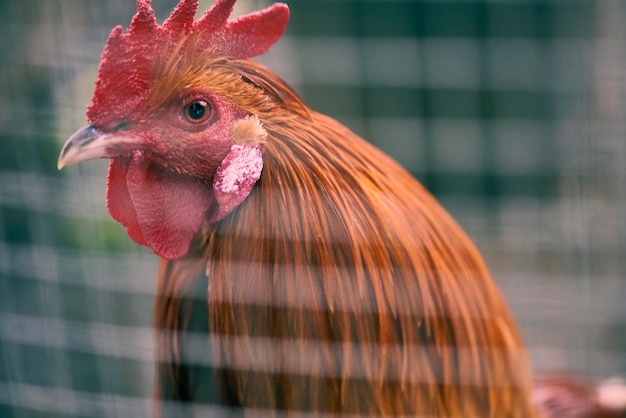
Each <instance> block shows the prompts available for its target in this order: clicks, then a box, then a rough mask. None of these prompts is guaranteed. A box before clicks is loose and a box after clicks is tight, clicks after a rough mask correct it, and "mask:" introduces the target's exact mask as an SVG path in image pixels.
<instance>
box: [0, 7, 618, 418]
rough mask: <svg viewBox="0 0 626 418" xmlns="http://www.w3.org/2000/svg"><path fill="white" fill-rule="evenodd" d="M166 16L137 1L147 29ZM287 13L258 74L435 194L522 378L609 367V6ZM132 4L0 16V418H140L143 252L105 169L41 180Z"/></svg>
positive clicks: (614, 177)
mask: <svg viewBox="0 0 626 418" xmlns="http://www.w3.org/2000/svg"><path fill="white" fill-rule="evenodd" d="M176 3H177V1H176V0H167V1H166V0H153V6H154V8H155V10H156V11H157V16H158V17H159V19H161V20H162V19H163V18H165V17H166V16H167V14H168V13H169V11H170V10H172V9H173V7H174V6H175V5H176ZM210 3H211V2H210V1H201V9H202V8H203V9H206V8H208V7H209V6H210ZM288 3H289V5H290V8H291V12H292V18H291V22H290V24H289V27H288V33H287V35H286V36H285V37H284V38H283V39H282V40H281V41H280V42H279V43H278V44H277V45H276V46H275V47H274V48H273V49H272V50H271V51H270V53H268V54H267V55H266V56H264V57H261V58H260V61H262V62H264V63H265V64H267V65H268V66H269V67H270V68H272V69H273V70H275V72H276V73H278V74H279V75H280V76H282V77H283V78H285V79H286V80H287V81H288V82H290V83H291V84H292V85H293V86H294V87H295V88H296V90H297V91H298V92H299V93H300V94H301V95H302V96H303V98H304V99H305V101H306V102H307V103H308V104H309V105H310V106H311V107H313V108H314V109H316V110H318V111H321V112H322V113H326V114H330V115H331V116H333V117H335V118H337V119H339V120H340V121H342V122H344V123H345V124H346V125H348V126H349V127H350V128H351V129H353V130H354V131H356V132H357V133H359V134H361V135H362V136H363V137H365V138H366V139H368V140H369V141H371V142H372V143H374V144H375V145H377V146H378V147H380V148H382V149H383V150H385V151H386V152H387V153H389V154H390V155H391V156H393V157H394V158H396V159H397V160H398V161H400V162H401V163H402V164H403V165H404V166H405V167H407V168H408V169H409V170H410V171H411V172H412V173H413V174H414V175H415V176H416V177H417V178H418V179H420V181H421V182H422V183H424V184H425V185H426V186H427V188H429V189H430V190H431V191H432V192H433V193H434V194H435V195H436V196H437V197H438V198H439V199H440V200H441V202H442V203H443V204H444V206H445V207H446V208H447V209H448V210H449V211H450V212H451V213H452V214H453V215H454V216H455V218H456V219H457V220H458V221H459V222H460V224H461V225H462V226H463V227H464V228H465V229H466V230H467V231H468V233H469V234H470V236H471V237H472V238H473V239H474V240H475V242H476V243H477V245H478V247H479V248H480V250H481V251H482V253H483V255H484V256H485V258H486V260H487V262H488V264H489V266H490V268H491V270H492V272H493V275H494V277H495V279H496V281H497V282H498V284H499V285H500V286H501V288H502V289H503V291H504V293H505V295H506V297H507V299H508V301H509V303H510V305H511V307H512V309H513V312H514V314H515V316H516V318H517V320H518V322H519V324H520V326H521V328H522V331H523V333H524V336H525V340H526V342H527V345H528V347H529V350H530V354H531V357H532V360H533V363H534V365H535V367H536V368H537V369H554V368H562V369H568V370H572V371H577V372H581V373H585V374H590V375H597V376H605V377H606V376H611V375H624V374H626V302H625V301H626V279H625V278H624V277H625V276H626V251H625V250H626V222H625V221H624V219H625V217H626V197H625V196H626V142H625V141H626V139H625V135H626V126H625V122H624V120H625V115H626V108H625V104H626V102H625V98H626V77H625V75H626V72H625V68H626V48H625V47H624V45H626V42H625V41H626V36H625V34H626V32H625V31H626V4H625V3H623V2H622V1H620V0H598V1H591V0H483V1H479V0H422V1H409V0H404V1H403V0H397V1H387V0H361V1H357V0H293V1H288ZM265 5H267V2H261V1H246V0H239V2H238V4H237V8H236V13H239V14H241V13H244V12H247V11H251V10H256V9H259V8H261V7H263V6H265ZM134 10H135V4H134V1H132V0H109V1H107V2H102V1H96V0H46V1H42V0H39V1H38V0H22V1H19V2H17V1H9V0H1V1H0V44H1V47H0V416H1V417H50V416H59V417H66V416H89V417H115V416H123V417H132V416H138V417H139V416H146V415H148V414H149V411H150V399H149V398H150V394H151V385H152V375H153V361H154V358H153V357H154V347H153V344H154V342H153V338H152V330H151V329H150V321H151V314H152V309H153V308H152V303H153V302H152V301H153V296H154V292H155V279H154V278H155V276H156V267H157V257H156V256H154V255H152V254H151V252H150V251H149V250H147V249H143V248H138V247H137V246H135V245H134V244H132V243H131V242H130V240H129V239H128V238H127V237H126V234H125V233H124V230H123V228H122V227H121V226H119V225H118V224H116V223H115V222H114V221H112V220H110V219H109V217H108V214H107V213H106V209H105V207H104V189H105V179H106V176H105V171H106V169H105V163H104V162H93V163H89V164H85V165H82V166H78V167H72V169H70V170H64V171H63V172H61V173H59V172H57V170H56V157H57V155H58V151H59V149H60V146H61V144H62V142H63V140H64V139H65V138H66V137H67V136H68V134H70V133H72V132H73V131H74V130H75V129H76V128H78V127H80V126H82V125H84V124H85V118H84V107H85V105H86V104H88V103H89V101H90V97H91V94H92V92H93V80H94V79H95V76H96V70H97V65H98V61H99V55H100V52H101V50H102V47H103V45H104V42H105V40H106V37H107V35H108V33H109V31H110V29H111V28H112V27H113V26H115V25H117V24H122V25H125V26H126V25H128V23H129V22H130V18H131V16H132V14H133V13H134ZM204 412H207V413H214V412H216V411H214V410H211V411H204Z"/></svg>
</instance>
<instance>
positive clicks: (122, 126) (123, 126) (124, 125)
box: [113, 122, 130, 132]
mask: <svg viewBox="0 0 626 418" xmlns="http://www.w3.org/2000/svg"><path fill="white" fill-rule="evenodd" d="M129 125H130V124H129V123H128V122H122V123H120V124H118V125H117V126H116V127H115V128H113V132H119V131H123V130H125V129H128V126H129Z"/></svg>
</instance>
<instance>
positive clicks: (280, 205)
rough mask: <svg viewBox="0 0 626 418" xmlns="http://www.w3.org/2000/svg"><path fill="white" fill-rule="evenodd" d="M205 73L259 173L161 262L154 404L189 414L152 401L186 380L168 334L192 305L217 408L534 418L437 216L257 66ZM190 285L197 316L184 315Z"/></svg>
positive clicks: (493, 320)
mask: <svg viewBox="0 0 626 418" xmlns="http://www.w3.org/2000/svg"><path fill="white" fill-rule="evenodd" d="M183 56H184V55H183ZM194 62H195V61H194ZM203 65H205V67H203V68H204V70H203V72H204V76H205V77H204V78H203V81H202V83H203V87H206V86H210V88H211V91H213V92H214V93H215V94H220V95H221V96H223V97H224V98H225V99H227V100H230V101H232V102H233V103H234V104H235V105H237V106H239V107H240V108H242V109H243V110H245V111H246V112H248V113H250V114H253V115H256V116H257V117H258V118H259V120H260V122H261V123H262V126H263V128H264V129H265V130H266V131H267V139H266V140H265V145H264V169H263V173H262V176H261V179H260V180H259V182H258V183H257V185H256V187H255V188H254V190H253V191H252V193H251V194H250V196H249V197H248V199H247V200H246V201H244V202H243V204H241V206H240V207H239V208H238V209H237V210H235V211H234V212H233V213H232V214H231V215H229V216H228V217H227V218H225V219H224V220H222V221H220V222H218V223H217V224H215V225H213V226H212V227H210V228H207V229H206V230H205V231H203V233H202V234H201V235H199V236H198V237H197V239H196V241H195V244H194V246H193V250H192V252H191V253H190V255H188V256H187V257H186V258H185V259H182V260H177V261H171V262H163V266H162V268H161V274H160V279H159V283H160V285H159V289H160V290H159V292H160V296H159V298H158V301H157V306H156V310H155V324H156V327H157V328H158V329H159V330H161V331H163V332H165V333H164V334H161V335H162V338H160V339H159V350H160V353H159V357H160V359H162V360H163V363H162V364H161V367H160V368H159V373H158V379H159V384H158V385H157V386H158V389H159V393H158V394H157V395H158V396H161V397H164V398H170V399H174V400H191V399H190V395H189V394H182V393H175V392H176V391H175V390H174V391H169V392H168V393H165V392H167V391H168V390H167V388H166V389H164V387H167V386H168V383H167V382H168V381H169V382H171V383H170V384H171V385H172V386H173V387H176V385H177V384H180V382H179V381H177V379H183V378H184V377H182V376H181V374H180V370H181V367H184V366H181V365H180V363H179V360H180V358H179V356H180V354H179V350H180V347H181V346H182V345H184V342H183V341H182V340H181V339H176V338H175V337H172V336H171V334H170V333H173V334H175V335H176V334H177V333H182V332H184V331H183V330H185V318H186V317H188V315H189V312H191V311H190V309H191V308H190V307H189V306H191V305H188V304H189V303H192V304H198V303H200V304H201V309H200V311H201V312H202V311H203V310H206V314H207V315H208V321H209V322H208V330H209V332H210V338H209V340H210V344H211V345H214V346H211V351H210V353H211V356H212V358H211V364H212V365H213V366H214V367H215V369H216V370H217V371H216V372H215V373H216V374H215V376H217V377H216V378H217V379H218V380H219V386H220V389H219V390H220V394H221V396H222V402H223V403H225V404H226V405H227V406H232V407H238V406H240V405H246V407H247V408H252V409H253V410H257V411H265V412H268V415H267V416H299V415H298V414H299V413H308V414H311V415H306V416H318V415H320V416H321V415H322V414H331V415H332V414H335V413H342V414H348V415H350V414H355V415H356V416H360V415H362V416H381V417H391V416H428V417H435V416H436V417H476V418H478V417H480V418H484V417H494V418H506V417H520V418H529V417H533V416H535V411H534V410H533V407H532V406H531V401H530V395H529V391H530V373H529V366H528V362H527V358H526V353H525V351H524V349H523V344H522V342H521V338H520V336H519V332H518V330H517V327H516V325H515V323H514V321H513V320H512V318H511V315H510V313H509V311H508V308H507V306H506V304H505V302H504V300H503V298H502V296H501V294H500V292H499V291H498V290H497V288H496V287H495V285H494V284H493V282H492V280H491V278H490V275H489V273H488V271H487V269H486V267H485V265H484V263H483V261H482V259H481V257H480V255H479V253H478V252H477V250H476V249H475V247H474V245H473V244H472V243H471V241H470V240H469V238H468V237H467V236H466V235H465V233H464V232H463V231H462V230H461V228H460V227H459V226H458V225H457V224H456V223H455V222H454V220H453V219H452V218H451V217H450V216H449V215H448V214H447V213H446V212H445V210H444V209H443V208H442V207H441V206H440V205H439V204H438V203H437V201H436V200H435V199H434V198H433V197H432V196H431V195H430V194H429V193H428V192H427V191H426V190H425V189H424V188H423V187H422V186H421V185H420V184H419V183H418V182H417V181H416V180H415V179H414V178H413V177H412V176H411V175H410V174H409V173H408V172H406V171H405V170H404V169H403V168H402V167H400V166H399V165H398V164H397V163H396V162H394V161H392V160H391V159H390V158H389V157H387V156H386V155H384V154H383V153H382V152H380V151H379V150H377V149H376V148H375V147H373V146H372V145H370V144H368V143H366V142H365V141H364V140H362V139H361V138H359V137H358V136H356V135H355V134H354V133H352V132H351V131H349V130H348V129H347V128H345V127H343V126H342V125H340V124H339V123H338V122H336V121H334V120H332V119H330V118H328V117H325V116H323V115H320V114H317V113H315V112H313V111H311V110H309V109H307V108H306V107H305V106H304V105H303V104H302V102H301V101H300V99H299V98H298V97H297V95H296V94H295V93H294V92H293V91H292V90H291V89H290V88H289V87H288V86H287V85H286V84H285V83H284V82H282V81H281V80H280V79H279V78H278V77H276V76H275V75H273V74H272V73H271V72H269V71H268V70H266V69H265V68H264V67H262V66H261V65H259V64H256V63H254V62H252V61H247V60H238V61H230V60H228V59H226V58H219V59H216V60H212V61H211V62H210V64H206V63H205V64H203ZM166 67H167V66H166ZM192 67H193V65H192ZM171 68H173V67H171ZM178 68H179V69H180V68H181V67H180V66H179V67H178ZM183 68H184V66H183ZM177 71H178V70H177ZM190 74H197V72H195V71H192V72H191V73H190ZM170 79H171V78H170ZM194 80H196V78H195V76H194ZM194 82H195V81H194ZM183 84H184V83H183ZM203 273H206V278H203ZM202 280H207V281H206V282H205V283H206V284H207V285H208V305H206V304H205V303H206V301H205V302H199V299H197V298H195V299H191V300H192V302H188V301H187V302H184V301H185V298H186V295H187V296H188V293H189V292H190V289H193V288H194V287H197V286H198V283H200V281H202ZM164 335H167V337H163V336H164ZM170 337H171V338H170ZM168 338H169V339H168ZM166 340H167V341H166ZM248 412H250V411H248ZM251 416H254V415H251ZM325 416H328V415H325ZM332 416H334V415H332Z"/></svg>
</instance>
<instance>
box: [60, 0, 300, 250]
mask: <svg viewBox="0 0 626 418" xmlns="http://www.w3.org/2000/svg"><path fill="white" fill-rule="evenodd" d="M234 3H235V0H216V1H215V3H214V5H213V6H212V7H211V8H210V9H209V10H208V11H206V12H205V13H204V15H203V16H202V17H201V18H200V19H199V20H197V21H196V20H195V19H194V16H195V14H196V11H197V7H198V0H181V2H180V3H179V4H178V6H177V7H176V8H175V9H174V11H173V12H172V14H171V15H170V16H169V18H168V19H166V21H165V22H164V23H163V25H159V24H157V21H156V17H155V14H154V10H153V9H152V7H151V5H150V1H149V0H138V1H137V13H136V14H135V16H134V17H133V19H132V22H131V24H130V26H129V28H128V31H127V32H126V33H124V32H123V29H122V27H121V26H118V27H116V28H114V29H113V31H112V32H111V34H110V36H109V39H108V41H107V44H106V46H105V48H104V51H103V53H102V57H101V62H100V67H99V70H98V78H97V79H96V87H95V92H94V95H93V99H92V102H91V105H90V106H88V108H87V119H88V121H89V125H88V126H86V127H84V128H82V129H80V130H78V131H77V132H76V133H74V134H73V135H72V136H71V137H70V138H69V139H68V140H67V142H66V143H65V145H64V146H63V149H62V151H61V154H60V156H59V162H58V166H59V169H61V168H62V167H64V166H66V165H70V164H75V163H79V162H83V161H87V160H91V159H95V158H109V159H110V163H109V174H108V182H107V208H108V210H109V213H110V214H111V216H112V217H113V218H114V219H115V220H117V221H118V222H120V223H121V224H123V225H124V226H125V227H126V231H127V233H128V235H129V236H130V238H132V239H133V240H134V241H135V242H137V243H138V244H141V245H145V246H148V247H150V248H151V249H152V250H153V251H154V252H155V253H157V254H158V255H160V256H161V257H163V258H166V259H176V258H179V257H182V256H184V255H185V254H186V253H187V252H188V250H189V245H190V242H191V240H192V238H193V237H194V236H195V235H196V234H197V233H198V232H199V231H200V230H201V228H203V226H208V227H210V225H211V224H212V223H215V222H217V221H219V220H221V219H222V218H224V217H225V216H227V215H228V214H229V213H230V212H232V211H233V210H234V209H235V208H236V207H237V206H238V205H239V204H241V203H242V202H243V201H244V200H245V198H246V197H247V196H248V194H249V193H250V192H251V190H252V188H253V187H254V185H255V183H256V182H257V180H258V179H259V177H260V175H261V170H262V167H263V142H264V141H265V137H266V136H267V133H266V131H265V129H264V127H263V123H262V121H261V119H260V118H259V114H261V113H262V111H263V106H264V103H263V101H262V100H261V99H258V97H259V95H258V94H252V93H255V91H254V87H253V86H251V85H250V83H245V82H243V81H242V78H244V77H242V76H241V74H239V73H237V72H236V71H232V70H231V69H230V64H232V63H233V62H237V61H238V60H245V59H246V58H250V57H253V56H256V55H260V54H262V53H265V52H266V51H267V50H268V49H269V48H270V46H271V45H272V44H274V43H275V42H276V41H277V40H278V39H279V38H280V37H281V36H282V34H283V33H284V30H285V27H286V24H287V21H288V19H289V9H288V8H287V6H286V5H285V4H282V3H275V4H274V5H272V6H270V7H269V8H267V9H264V10H261V11H257V12H254V13H251V14H248V15H244V16H241V17H238V18H236V19H234V20H229V19H228V18H229V16H230V14H231V12H232V9H233V6H234ZM265 106H266V105H265Z"/></svg>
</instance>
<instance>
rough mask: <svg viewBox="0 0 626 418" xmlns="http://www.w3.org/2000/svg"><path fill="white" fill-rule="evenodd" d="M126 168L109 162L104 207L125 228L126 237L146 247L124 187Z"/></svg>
mask: <svg viewBox="0 0 626 418" xmlns="http://www.w3.org/2000/svg"><path fill="white" fill-rule="evenodd" d="M126 172H127V168H126V167H124V165H123V164H122V163H121V162H119V161H116V160H109V174H108V177H107V193H106V205H107V209H108V210H109V214H110V215H111V217H112V218H113V219H115V220H116V221H118V222H119V223H121V224H122V225H124V226H125V227H126V233H127V234H128V236H129V237H130V238H131V239H132V240H133V241H135V242H136V243H137V244H139V245H144V246H148V243H147V242H146V240H145V238H144V237H143V234H142V233H141V229H139V222H138V221H137V212H136V211H135V205H133V201H132V199H131V197H130V192H129V191H128V186H127V185H126Z"/></svg>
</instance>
